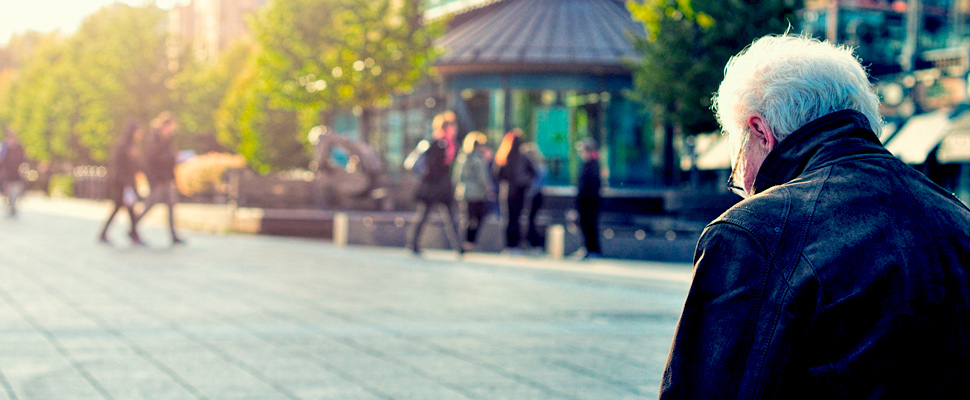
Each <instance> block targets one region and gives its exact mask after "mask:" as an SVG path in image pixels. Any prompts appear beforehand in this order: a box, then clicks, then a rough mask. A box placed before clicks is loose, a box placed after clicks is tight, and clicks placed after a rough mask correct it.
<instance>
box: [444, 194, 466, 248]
mask: <svg viewBox="0 0 970 400" xmlns="http://www.w3.org/2000/svg"><path fill="white" fill-rule="evenodd" d="M441 210H443V212H444V215H445V221H444V223H445V227H444V228H445V236H447V237H448V242H449V243H451V244H452V246H454V248H455V250H457V251H458V252H459V253H462V252H464V251H465V250H464V248H462V247H461V236H459V235H458V224H457V221H455V202H454V201H451V202H448V203H443V204H441Z"/></svg>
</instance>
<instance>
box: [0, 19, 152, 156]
mask: <svg viewBox="0 0 970 400" xmlns="http://www.w3.org/2000/svg"><path fill="white" fill-rule="evenodd" d="M164 18H165V13H164V12H163V11H161V10H159V9H157V8H155V7H137V8H136V7H130V6H126V5H122V4H116V5H113V6H109V7H106V8H103V9H101V10H100V11H98V12H97V13H95V14H94V15H92V16H90V17H88V18H87V19H86V20H85V21H84V23H83V24H82V25H81V27H80V29H79V30H78V32H77V33H76V34H75V35H74V36H72V37H70V38H67V39H60V38H56V37H53V38H49V39H47V40H44V41H42V42H41V43H39V44H36V45H35V46H34V48H33V55H32V56H31V57H30V58H29V59H28V60H26V61H25V62H24V64H23V67H22V70H21V72H20V74H19V77H18V78H17V80H16V81H15V82H14V84H13V85H12V87H11V89H10V93H9V96H10V98H11V104H10V106H9V115H8V118H9V120H10V121H11V122H10V124H11V128H12V129H14V130H15V131H17V132H19V134H20V136H21V138H22V139H23V141H24V145H25V148H26V150H27V152H28V155H30V157H31V158H34V159H36V160H40V161H46V160H54V161H63V162H70V163H96V162H103V161H104V160H105V159H106V158H107V156H108V153H109V152H110V147H111V146H112V143H113V142H114V138H115V137H116V136H117V135H118V134H119V132H118V131H119V130H120V127H122V126H124V125H123V124H124V121H125V120H126V119H128V118H136V119H138V120H139V121H148V120H149V119H150V118H151V117H153V116H154V114H156V113H158V112H159V111H160V110H161V109H165V108H168V107H169V106H170V104H169V101H168V92H167V88H166V87H165V82H166V80H167V79H168V77H169V72H168V69H167V65H166V59H165V46H164V40H165V32H164V31H162V30H161V29H160V27H161V26H163V24H162V22H163V21H164Z"/></svg>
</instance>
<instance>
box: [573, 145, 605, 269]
mask: <svg viewBox="0 0 970 400" xmlns="http://www.w3.org/2000/svg"><path fill="white" fill-rule="evenodd" d="M576 150H577V151H578V152H579V157H580V158H581V159H582V160H583V168H582V169H581V170H580V172H579V184H578V185H577V186H578V187H577V189H578V190H577V193H576V211H578V212H579V229H580V230H581V231H582V232H583V243H584V245H585V246H586V255H585V256H583V258H586V259H590V258H599V257H600V230H599V218H600V203H601V202H602V197H600V186H601V185H602V183H601V179H600V163H599V146H598V145H597V144H596V141H595V140H592V139H586V140H583V141H581V142H579V144H578V145H577V146H576Z"/></svg>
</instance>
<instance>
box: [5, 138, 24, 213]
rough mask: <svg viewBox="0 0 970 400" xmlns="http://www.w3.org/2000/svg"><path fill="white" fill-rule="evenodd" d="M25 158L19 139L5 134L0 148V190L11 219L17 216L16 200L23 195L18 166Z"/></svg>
mask: <svg viewBox="0 0 970 400" xmlns="http://www.w3.org/2000/svg"><path fill="white" fill-rule="evenodd" d="M26 158H27V156H26V154H25V152H24V146H23V145H21V144H20V139H18V138H17V135H16V134H15V133H13V132H9V131H8V132H7V135H6V137H4V140H3V146H0V188H2V190H3V195H4V196H6V197H7V213H8V215H9V216H11V217H16V216H17V199H19V198H20V196H21V195H22V194H23V193H24V186H25V183H24V178H23V176H21V175H20V164H23V163H24V161H25V160H26Z"/></svg>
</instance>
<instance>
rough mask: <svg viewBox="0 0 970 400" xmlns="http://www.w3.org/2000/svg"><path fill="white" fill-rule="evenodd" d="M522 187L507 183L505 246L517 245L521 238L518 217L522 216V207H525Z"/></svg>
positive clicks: (514, 246) (512, 246)
mask: <svg viewBox="0 0 970 400" xmlns="http://www.w3.org/2000/svg"><path fill="white" fill-rule="evenodd" d="M525 190H526V188H524V187H516V186H513V185H509V187H508V197H507V198H506V209H507V210H508V219H507V220H506V221H505V247H508V248H516V247H519V241H521V240H522V227H521V226H520V225H519V218H521V217H522V209H523V208H525Z"/></svg>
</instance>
